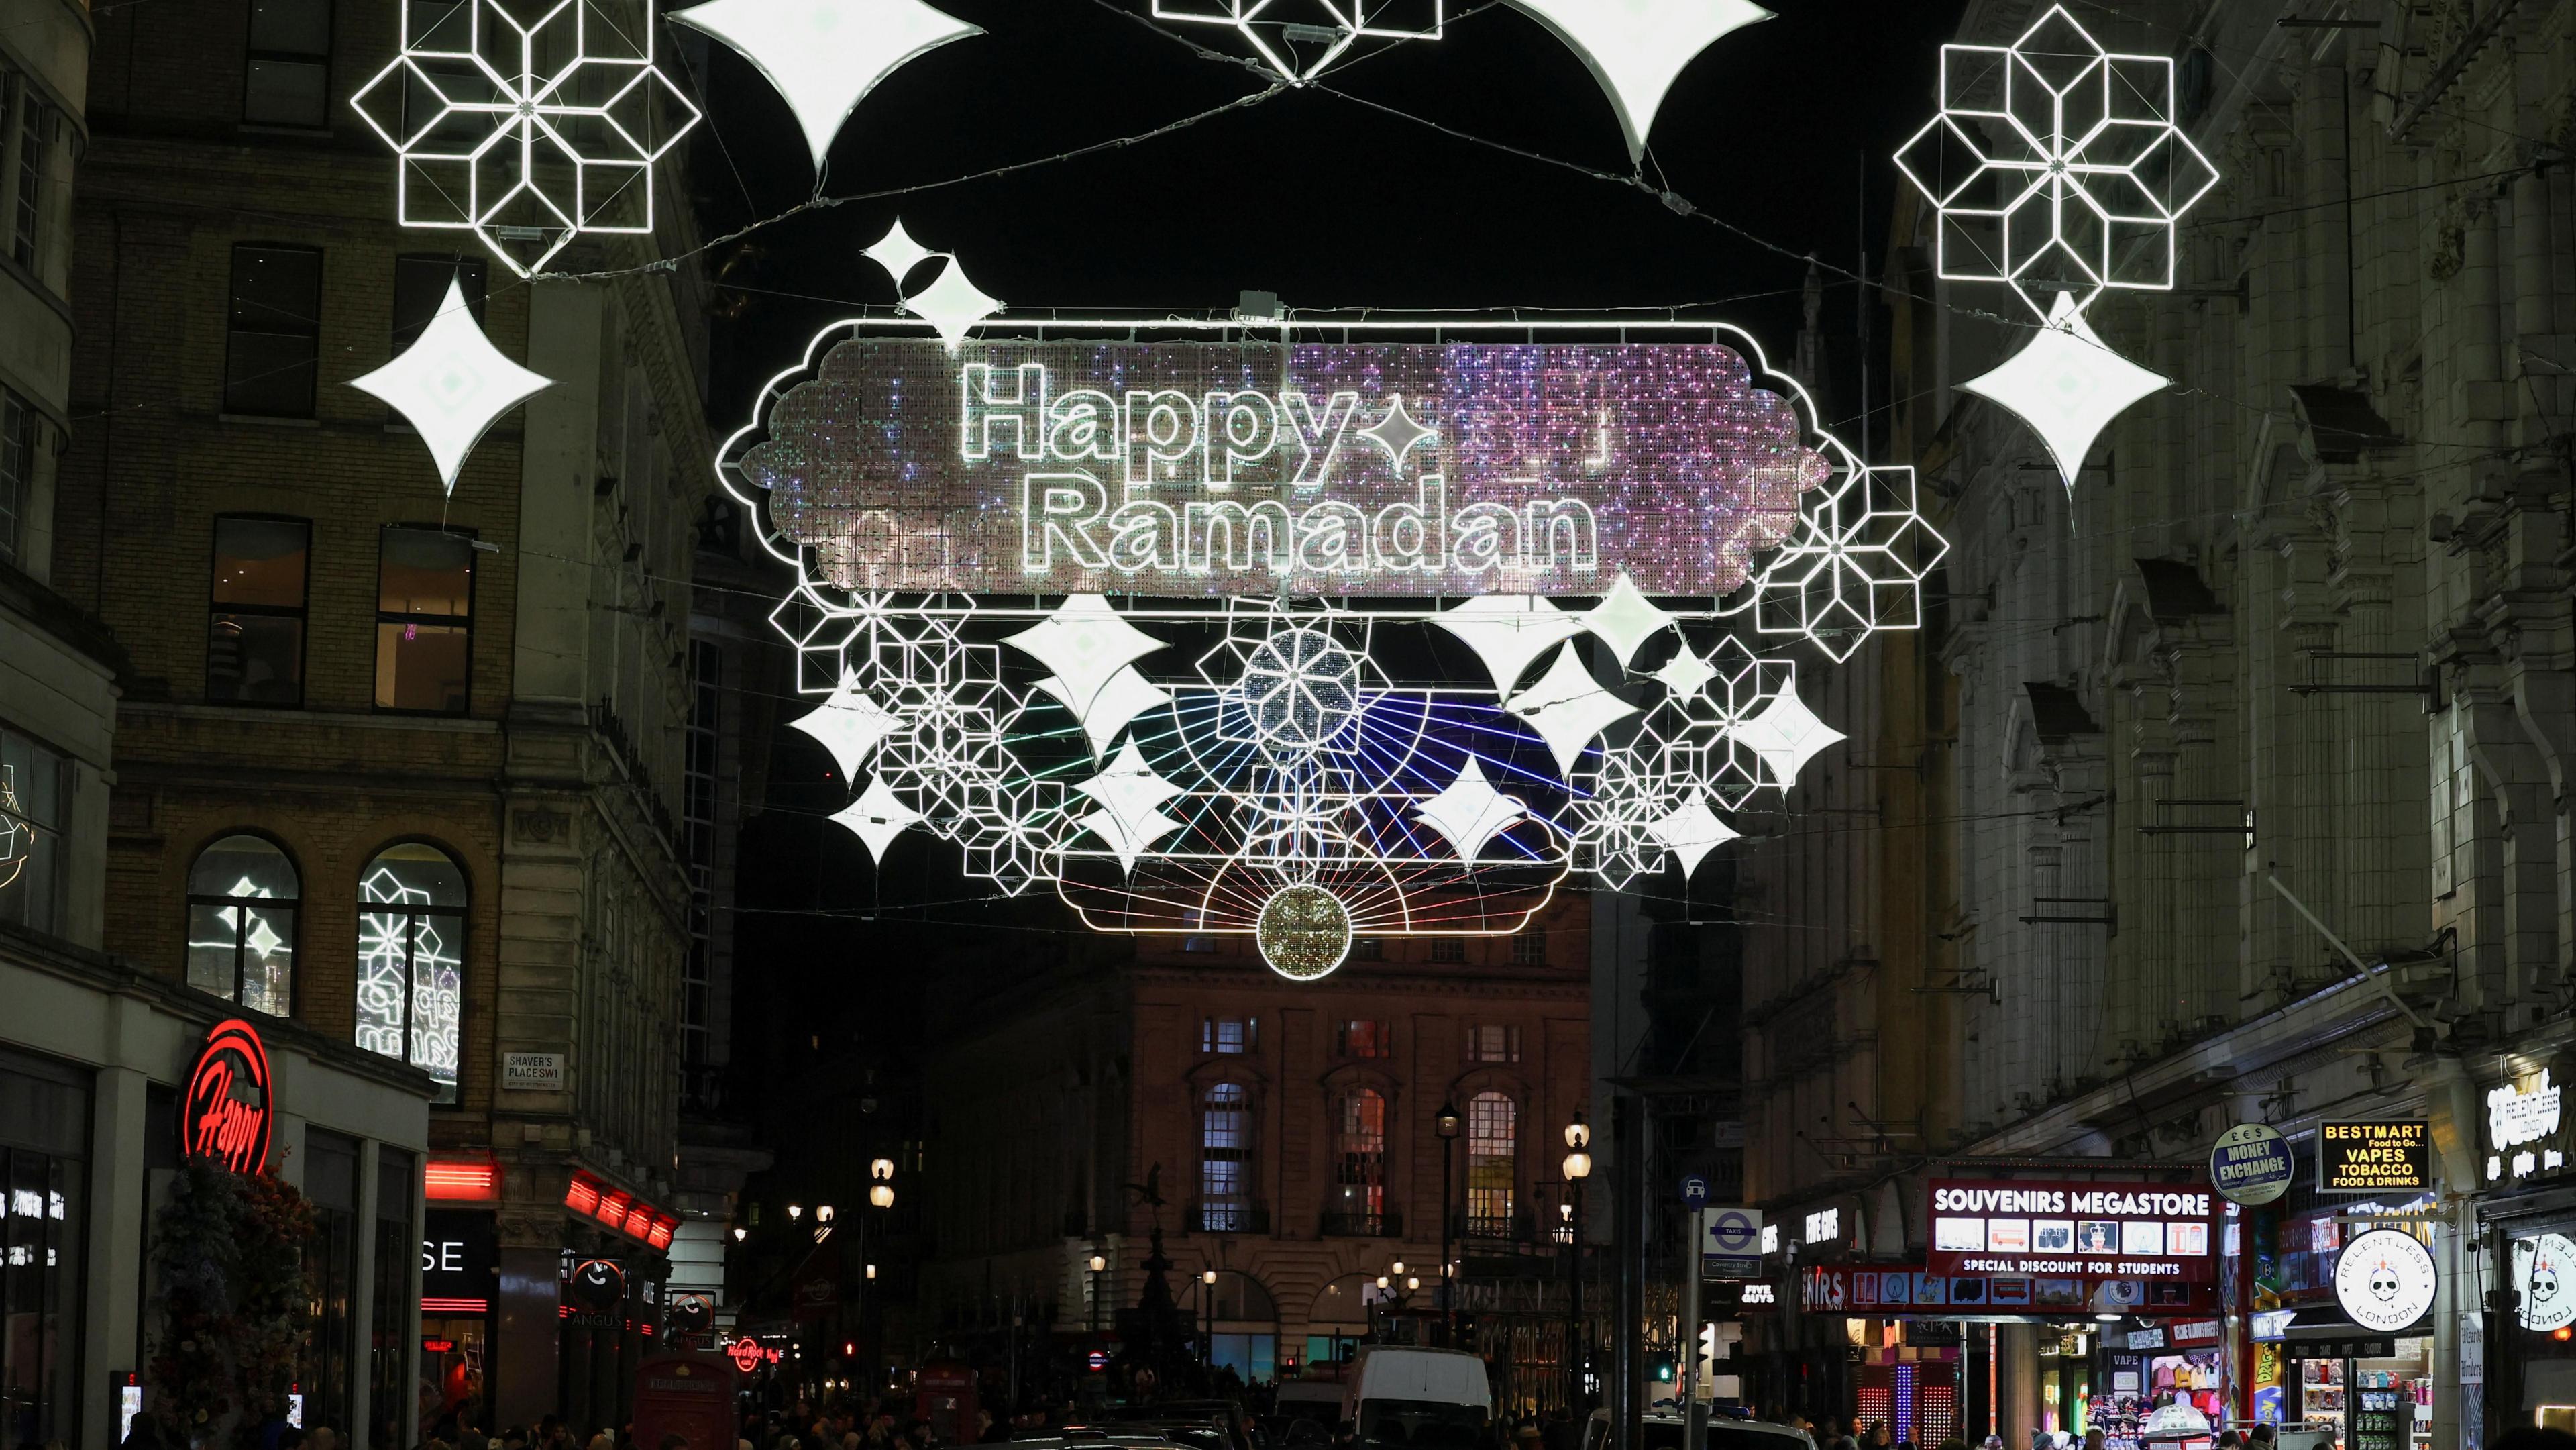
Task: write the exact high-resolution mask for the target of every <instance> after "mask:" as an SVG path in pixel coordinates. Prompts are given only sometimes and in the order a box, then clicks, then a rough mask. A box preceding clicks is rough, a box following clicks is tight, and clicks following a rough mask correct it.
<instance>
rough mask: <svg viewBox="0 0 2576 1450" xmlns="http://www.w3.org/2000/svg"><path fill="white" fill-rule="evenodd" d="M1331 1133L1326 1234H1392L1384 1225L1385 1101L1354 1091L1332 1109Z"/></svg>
mask: <svg viewBox="0 0 2576 1450" xmlns="http://www.w3.org/2000/svg"><path fill="white" fill-rule="evenodd" d="M1333 1127H1334V1131H1333V1203H1332V1206H1331V1209H1330V1211H1329V1212H1327V1213H1326V1214H1325V1219H1326V1226H1325V1232H1327V1233H1346V1234H1366V1235H1370V1236H1372V1237H1374V1236H1376V1235H1378V1234H1382V1233H1388V1232H1392V1230H1391V1229H1389V1228H1388V1227H1387V1226H1386V1222H1385V1218H1386V1099H1385V1098H1383V1097H1381V1096H1379V1095H1378V1092H1377V1090H1376V1089H1374V1088H1352V1089H1351V1090H1350V1091H1348V1092H1345V1093H1343V1094H1342V1097H1341V1101H1340V1102H1339V1103H1338V1104H1337V1105H1336V1106H1335V1110H1334V1113H1333Z"/></svg>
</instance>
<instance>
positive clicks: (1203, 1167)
mask: <svg viewBox="0 0 2576 1450" xmlns="http://www.w3.org/2000/svg"><path fill="white" fill-rule="evenodd" d="M1221 1093H1223V1094H1231V1095H1232V1096H1231V1097H1229V1098H1227V1099H1225V1100H1224V1101H1222V1102H1220V1101H1219V1099H1218V1095H1219V1094H1221ZM1256 1101H1257V1099H1256V1096H1255V1094H1254V1093H1253V1091H1252V1088H1251V1086H1250V1085H1249V1084H1247V1083H1242V1082H1238V1081H1236V1080H1235V1079H1233V1078H1221V1079H1219V1080H1217V1081H1215V1082H1212V1083H1209V1084H1208V1085H1207V1086H1206V1087H1204V1088H1201V1089H1200V1090H1199V1092H1198V1119H1199V1121H1198V1140H1199V1142H1198V1147H1199V1182H1198V1195H1197V1197H1198V1202H1199V1221H1198V1223H1197V1224H1195V1225H1193V1227H1194V1228H1198V1229H1200V1230H1202V1231H1205V1232H1209V1233H1241V1232H1246V1231H1248V1230H1249V1228H1250V1226H1251V1218H1252V1214H1253V1212H1254V1208H1255V1205H1257V1204H1258V1203H1259V1202H1260V1194H1259V1192H1258V1191H1257V1190H1256V1187H1255V1185H1254V1183H1253V1174H1254V1173H1255V1171H1256V1169H1257V1166H1258V1165H1257V1162H1256V1159H1255V1157H1254V1154H1253V1142H1252V1138H1253V1132H1254V1128H1255V1124H1256V1123H1257V1121H1258V1120H1257V1119H1256V1118H1255V1117H1254V1105H1255V1103H1256ZM1219 1113H1227V1114H1231V1115H1232V1116H1233V1118H1234V1124H1233V1141H1232V1142H1229V1143H1219V1142H1216V1141H1215V1137H1216V1116H1217V1115H1218V1114H1219ZM1219 1155H1231V1156H1219ZM1219 1163H1224V1164H1230V1165H1232V1166H1233V1168H1234V1170H1235V1172H1234V1189H1233V1191H1232V1192H1230V1193H1225V1194H1218V1193H1215V1192H1213V1191H1211V1179H1210V1175H1209V1169H1210V1168H1211V1167H1212V1166H1213V1165H1215V1164H1219ZM1219 1219H1222V1220H1224V1226H1223V1227H1220V1226H1218V1220H1219Z"/></svg>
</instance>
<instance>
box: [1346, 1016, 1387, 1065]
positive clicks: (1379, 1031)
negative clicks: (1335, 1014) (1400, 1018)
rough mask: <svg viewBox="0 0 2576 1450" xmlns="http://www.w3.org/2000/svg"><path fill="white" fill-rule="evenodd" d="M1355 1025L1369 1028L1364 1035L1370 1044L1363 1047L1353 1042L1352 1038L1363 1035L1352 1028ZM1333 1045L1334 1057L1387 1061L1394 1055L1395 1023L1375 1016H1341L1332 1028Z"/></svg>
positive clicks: (1355, 1026)
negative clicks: (1369, 1040)
mask: <svg viewBox="0 0 2576 1450" xmlns="http://www.w3.org/2000/svg"><path fill="white" fill-rule="evenodd" d="M1357 1027H1365V1028H1368V1029H1369V1031H1368V1032H1367V1033H1366V1034H1365V1035H1366V1036H1367V1037H1369V1038H1370V1039H1371V1043H1372V1046H1370V1047H1368V1048H1365V1049H1364V1048H1362V1047H1360V1046H1358V1045H1356V1044H1355V1042H1354V1039H1356V1038H1358V1037H1360V1036H1362V1035H1363V1034H1361V1033H1358V1032H1354V1031H1353V1030H1352V1029H1353V1028H1357ZM1333 1046H1334V1049H1335V1052H1334V1056H1336V1057H1349V1058H1357V1059H1359V1060H1360V1061H1363V1062H1385V1061H1388V1060H1390V1059H1392V1058H1393V1057H1394V1056H1395V1024H1394V1023H1392V1022H1389V1021H1387V1020H1385V1019H1384V1018H1377V1017H1345V1018H1342V1019H1341V1020H1340V1021H1339V1022H1338V1023H1336V1024H1335V1026H1334V1028H1333Z"/></svg>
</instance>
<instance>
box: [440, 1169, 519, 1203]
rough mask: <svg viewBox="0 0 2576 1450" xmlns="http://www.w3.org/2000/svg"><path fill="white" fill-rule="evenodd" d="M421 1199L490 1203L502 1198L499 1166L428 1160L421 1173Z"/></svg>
mask: <svg viewBox="0 0 2576 1450" xmlns="http://www.w3.org/2000/svg"><path fill="white" fill-rule="evenodd" d="M421 1196H422V1197H423V1198H427V1199H430V1200H432V1201H433V1202H440V1203H489V1202H492V1201H493V1200H495V1199H498V1198H499V1197H500V1196H501V1169H500V1165H498V1164H496V1163H490V1162H472V1161H469V1162H454V1161H446V1162H442V1161H439V1160H436V1159H433V1160H431V1162H430V1163H429V1165H428V1166H427V1167H425V1168H423V1169H422V1170H421Z"/></svg>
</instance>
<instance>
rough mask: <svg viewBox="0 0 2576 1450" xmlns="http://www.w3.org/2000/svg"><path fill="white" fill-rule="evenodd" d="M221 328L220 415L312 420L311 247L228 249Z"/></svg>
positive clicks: (316, 316)
mask: <svg viewBox="0 0 2576 1450" xmlns="http://www.w3.org/2000/svg"><path fill="white" fill-rule="evenodd" d="M224 325H225V328H226V334H225V341H224V411H225V412H227V413H240V414H244V415H246V416H249V417H257V418H310V417H312V416H313V376H314V365H315V359H316V357H317V355H318V354H319V352H320V349H321V340H322V253H321V252H320V251H318V250H316V249H315V248H312V247H272V246H259V245H247V244H245V245H242V246H236V247H234V248H233V276H232V302H231V310H230V311H229V312H227V313H226V314H225V323H224Z"/></svg>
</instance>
